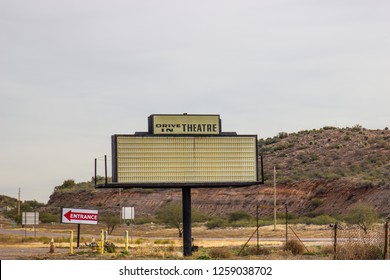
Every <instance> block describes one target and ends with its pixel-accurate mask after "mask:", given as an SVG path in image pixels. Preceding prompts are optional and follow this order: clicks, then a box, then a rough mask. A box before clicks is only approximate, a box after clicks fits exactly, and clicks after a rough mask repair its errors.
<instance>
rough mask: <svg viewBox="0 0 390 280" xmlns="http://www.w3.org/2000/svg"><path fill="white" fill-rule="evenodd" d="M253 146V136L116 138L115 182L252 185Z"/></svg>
mask: <svg viewBox="0 0 390 280" xmlns="http://www.w3.org/2000/svg"><path fill="white" fill-rule="evenodd" d="M256 143H257V137H256V136H239V137H236V136H229V137H218V136H210V137H201V136H198V137H195V136H194V137H185V136H184V137H169V136H154V137H149V136H131V137H129V136H120V135H118V136H117V137H116V171H117V174H116V175H117V182H118V183H206V182H256V181H257V149H256ZM114 160H115V159H114Z"/></svg>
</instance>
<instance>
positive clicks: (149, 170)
mask: <svg viewBox="0 0 390 280" xmlns="http://www.w3.org/2000/svg"><path fill="white" fill-rule="evenodd" d="M148 128H149V129H148V132H137V133H135V134H125V135H123V134H121V135H113V136H112V182H110V183H109V182H108V180H107V160H105V170H106V176H105V178H106V180H105V183H104V184H100V185H96V187H98V188H135V187H137V188H139V187H141V188H172V187H176V188H182V203H183V253H184V255H185V256H189V255H191V253H192V251H191V248H192V237H191V188H193V187H196V188H205V187H243V186H251V185H258V184H262V183H263V182H264V180H263V177H264V176H263V164H262V160H260V162H259V160H258V153H257V135H237V133H235V132H222V129H221V119H220V117H219V115H188V114H183V115H157V114H155V115H151V116H150V117H149V127H148ZM96 164H97V160H96V159H95V180H96V178H97V174H96V170H97V167H96ZM260 178H261V179H260ZM95 184H96V181H95Z"/></svg>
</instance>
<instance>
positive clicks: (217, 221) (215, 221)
mask: <svg viewBox="0 0 390 280" xmlns="http://www.w3.org/2000/svg"><path fill="white" fill-rule="evenodd" d="M227 224H228V223H227V221H226V219H223V218H220V217H215V218H212V219H211V220H210V221H208V222H207V223H206V228H207V229H214V228H221V227H226V226H227Z"/></svg>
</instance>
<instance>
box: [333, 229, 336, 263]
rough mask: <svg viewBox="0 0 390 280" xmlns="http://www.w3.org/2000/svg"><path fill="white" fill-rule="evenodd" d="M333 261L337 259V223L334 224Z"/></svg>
mask: <svg viewBox="0 0 390 280" xmlns="http://www.w3.org/2000/svg"><path fill="white" fill-rule="evenodd" d="M333 259H334V260H336V259H337V223H336V224H334V238H333Z"/></svg>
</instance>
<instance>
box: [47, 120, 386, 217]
mask: <svg viewBox="0 0 390 280" xmlns="http://www.w3.org/2000/svg"><path fill="white" fill-rule="evenodd" d="M259 151H260V153H261V154H262V155H263V157H264V165H265V178H266V185H263V186H252V187H245V188H222V189H192V205H193V207H194V208H196V209H198V210H200V211H202V212H205V213H207V214H209V215H224V214H227V213H231V212H235V211H242V210H243V211H246V212H248V213H255V211H256V205H257V204H259V205H261V206H262V207H261V212H262V213H263V214H264V215H268V214H270V213H271V211H272V210H271V208H270V207H268V206H272V205H273V167H274V166H275V167H276V174H277V176H276V181H277V202H278V205H279V206H280V208H281V211H284V210H282V209H283V208H284V207H285V205H287V207H288V209H289V211H290V212H293V213H295V214H298V215H308V214H310V215H315V214H330V215H337V214H341V213H346V212H347V211H348V210H349V209H350V207H352V206H353V205H354V204H356V203H367V204H370V205H371V206H373V207H375V208H377V209H378V210H379V211H380V212H381V213H382V214H385V215H389V214H390V202H389V201H390V131H389V130H388V129H384V130H367V129H364V128H362V127H360V126H355V127H353V128H346V129H339V128H333V127H324V128H322V129H319V130H312V131H301V132H298V133H293V134H287V133H279V135H278V136H275V137H273V138H267V139H260V140H259ZM71 181H72V180H67V181H65V182H64V185H62V186H58V187H56V188H55V191H54V192H53V194H52V195H51V197H50V200H49V202H48V207H49V209H52V210H53V211H54V210H55V211H58V209H59V208H60V207H75V208H94V209H101V210H105V211H119V209H120V207H121V206H134V207H135V209H136V213H137V214H136V215H137V216H147V215H153V214H155V213H156V211H157V210H158V209H159V208H160V207H161V206H162V205H163V204H164V203H166V202H169V201H178V202H180V201H181V190H180V189H155V190H150V189H129V190H121V191H120V190H119V189H112V190H110V189H95V188H94V187H93V186H92V184H91V183H79V184H74V182H73V183H72V182H71Z"/></svg>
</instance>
